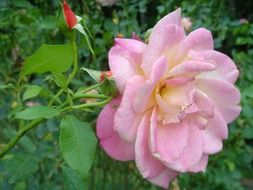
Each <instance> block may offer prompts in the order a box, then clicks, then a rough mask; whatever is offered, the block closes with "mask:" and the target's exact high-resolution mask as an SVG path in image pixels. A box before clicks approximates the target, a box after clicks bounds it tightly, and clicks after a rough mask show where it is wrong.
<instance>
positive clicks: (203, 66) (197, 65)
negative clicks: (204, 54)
mask: <svg viewBox="0 0 253 190" xmlns="http://www.w3.org/2000/svg"><path fill="white" fill-rule="evenodd" d="M214 69H215V65H213V64H211V63H208V62H204V61H185V62H183V63H180V64H178V65H176V66H175V67H174V68H173V69H171V70H170V71H169V75H168V76H169V77H171V76H175V75H182V74H189V73H194V72H196V73H198V72H205V71H213V70H214Z"/></svg>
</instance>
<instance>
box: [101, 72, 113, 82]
mask: <svg viewBox="0 0 253 190" xmlns="http://www.w3.org/2000/svg"><path fill="white" fill-rule="evenodd" d="M110 77H112V72H111V71H102V72H101V75H100V81H99V82H101V81H103V80H105V79H106V78H110Z"/></svg>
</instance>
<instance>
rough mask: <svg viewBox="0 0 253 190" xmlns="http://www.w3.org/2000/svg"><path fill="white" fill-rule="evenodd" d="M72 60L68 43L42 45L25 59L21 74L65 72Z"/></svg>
mask: <svg viewBox="0 0 253 190" xmlns="http://www.w3.org/2000/svg"><path fill="white" fill-rule="evenodd" d="M72 61H73V54H72V48H71V45H70V44H65V45H45V44H44V45H42V46H41V47H40V48H39V49H38V50H37V51H36V52H35V53H34V54H33V55H32V56H30V57H28V58H27V59H26V60H25V64H24V67H23V70H22V74H23V75H28V74H32V73H45V72H48V71H50V72H58V73H63V72H66V71H67V70H68V69H69V68H70V66H71V64H72Z"/></svg>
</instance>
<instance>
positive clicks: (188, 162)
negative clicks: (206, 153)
mask: <svg viewBox="0 0 253 190" xmlns="http://www.w3.org/2000/svg"><path fill="white" fill-rule="evenodd" d="M186 125H187V126H186V127H187V128H189V137H188V141H187V144H186V146H185V147H184V150H183V151H182V153H181V154H180V156H179V157H178V159H177V160H176V161H174V162H172V163H168V162H167V160H164V163H166V165H167V166H168V167H170V168H171V169H173V170H175V171H179V172H186V171H188V170H189V169H190V168H192V167H193V166H194V165H196V164H197V163H198V162H200V160H201V158H202V155H203V142H202V134H201V131H202V130H200V129H199V128H198V127H197V126H194V125H192V124H191V123H190V122H187V124H186Z"/></svg>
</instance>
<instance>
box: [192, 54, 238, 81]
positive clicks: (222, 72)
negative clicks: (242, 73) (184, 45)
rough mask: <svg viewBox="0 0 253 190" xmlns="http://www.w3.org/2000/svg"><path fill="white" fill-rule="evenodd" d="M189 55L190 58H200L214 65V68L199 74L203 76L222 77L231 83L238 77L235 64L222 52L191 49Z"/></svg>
mask: <svg viewBox="0 0 253 190" xmlns="http://www.w3.org/2000/svg"><path fill="white" fill-rule="evenodd" d="M190 57H191V58H192V59H202V60H205V61H207V62H211V63H212V64H214V65H215V67H216V69H215V70H214V71H211V72H205V73H203V74H201V77H203V78H216V79H222V80H225V81H227V82H230V83H232V84H234V83H235V81H236V79H237V78H238V75H239V71H238V69H237V68H236V65H235V64H234V62H233V61H232V60H231V59H230V58H229V57H228V56H227V55H225V54H223V53H220V52H217V51H214V50H206V51H199V52H196V51H191V52H190Z"/></svg>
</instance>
